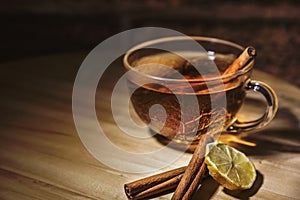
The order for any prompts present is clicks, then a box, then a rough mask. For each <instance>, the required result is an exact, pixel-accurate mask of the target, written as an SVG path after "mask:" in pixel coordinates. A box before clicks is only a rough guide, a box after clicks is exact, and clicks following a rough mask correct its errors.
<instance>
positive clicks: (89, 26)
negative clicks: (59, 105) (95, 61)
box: [0, 0, 300, 87]
mask: <svg viewBox="0 0 300 200" xmlns="http://www.w3.org/2000/svg"><path fill="white" fill-rule="evenodd" d="M0 13H1V14H0V22H1V25H2V26H1V33H0V34H1V38H0V42H1V45H0V48H1V49H0V53H1V57H0V63H4V62H9V61H13V60H19V59H24V58H28V57H34V56H43V55H48V54H55V53H62V52H78V51H86V52H89V51H90V50H92V49H93V48H94V47H95V46H96V45H97V44H99V43H100V42H102V41H103V40H104V39H106V38H108V37H110V36H113V35H114V34H116V33H119V32H121V31H123V30H127V29H131V28H136V27H143V26H158V27H164V28H170V29H174V30H177V31H180V32H183V33H185V34H189V35H203V36H213V37H218V38H223V39H227V40H231V41H234V42H236V43H239V44H241V45H243V46H246V45H253V46H254V47H255V48H256V49H257V51H258V56H257V62H256V66H255V68H256V69H260V70H262V71H265V72H268V73H270V74H273V75H275V76H277V77H281V78H282V79H284V80H287V81H288V82H290V83H292V84H294V85H297V86H298V87H299V86H300V79H299V75H300V60H299V51H300V45H299V44H300V35H299V25H300V23H299V22H300V21H299V20H300V1H297V0H286V1H283V0H274V1H273V0H272V1H271V0H266V1H259V0H254V1H251V0H249V1H237V0H236V1H233V0H231V1H221V0H217V1H199V0H187V1H183V0H166V1H159V0H144V1H142V0H132V1H129V0H123V1H122V0H73V1H71V0H26V1H24V0H2V1H1V7H0Z"/></svg>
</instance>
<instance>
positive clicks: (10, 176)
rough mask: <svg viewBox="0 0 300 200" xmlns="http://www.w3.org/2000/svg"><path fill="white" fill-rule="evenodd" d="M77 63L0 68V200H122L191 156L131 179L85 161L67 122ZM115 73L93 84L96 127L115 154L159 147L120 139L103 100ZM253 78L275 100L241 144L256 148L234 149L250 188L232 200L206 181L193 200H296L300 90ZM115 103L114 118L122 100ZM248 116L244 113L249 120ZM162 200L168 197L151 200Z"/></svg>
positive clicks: (117, 66)
mask: <svg viewBox="0 0 300 200" xmlns="http://www.w3.org/2000/svg"><path fill="white" fill-rule="evenodd" d="M84 56H85V54H84V53H77V54H75V53H73V54H60V55H53V56H46V57H40V58H33V59H27V60H22V61H18V62H10V63H5V64H2V65H1V66H0V70H1V73H0V88H1V104H0V110H1V115H0V149H1V153H0V198H1V199H126V196H125V194H124V191H123V184H124V183H126V182H129V181H133V180H136V179H139V178H143V177H145V176H148V175H150V174H155V173H158V172H161V171H165V170H168V169H172V168H175V167H179V166H182V165H186V164H187V163H188V161H189V159H190V157H191V154H188V153H185V154H183V155H182V157H180V159H179V160H177V161H176V162H174V163H172V164H170V165H169V166H166V167H165V168H163V169H159V170H156V171H152V172H150V173H142V174H133V173H126V172H122V171H117V170H114V169H112V168H110V167H108V166H106V165H104V164H102V163H100V162H99V161H97V160H96V159H95V158H93V157H92V156H91V154H90V153H89V152H88V151H87V150H86V149H85V147H84V146H83V144H82V142H81V140H80V138H79V136H78V134H77V132H76V129H75V125H74V122H73V117H72V87H73V83H74V80H75V76H76V72H77V70H78V68H79V66H80V64H81V62H82V60H83V59H84ZM122 73H123V71H122V66H121V62H120V60H118V61H116V62H114V63H113V64H112V66H111V67H110V68H109V70H108V71H107V72H106V76H104V77H103V79H102V80H101V83H103V85H102V86H100V88H101V90H100V91H101V92H99V94H97V96H96V100H97V101H96V102H97V105H96V110H97V111H98V112H101V116H102V117H99V120H100V122H101V125H102V126H103V127H104V128H105V130H106V131H107V134H108V137H109V138H110V139H111V140H112V141H113V142H114V143H115V144H116V145H117V146H119V147H120V148H123V149H126V150H130V151H133V152H140V151H141V149H143V151H152V150H154V149H157V148H162V147H163V145H162V144H161V143H159V142H158V141H157V140H155V139H154V138H148V139H147V140H145V141H141V142H137V141H136V139H132V138H131V139H130V137H128V136H124V135H122V134H121V132H120V130H118V128H117V127H116V126H115V124H114V123H113V118H112V116H111V114H110V110H109V109H110V102H109V101H108V100H109V98H108V97H109V94H110V93H111V89H112V88H113V85H112V82H113V80H117V79H118V77H120V76H121V75H122ZM112 74H114V75H113V76H112ZM254 78H256V79H258V80H263V81H265V82H267V83H269V84H270V85H272V87H273V88H274V89H275V90H276V92H277V94H278V96H279V100H280V108H279V111H278V114H277V116H276V118H275V119H274V120H273V121H272V122H271V124H270V125H269V126H268V127H267V128H265V129H264V130H262V131H258V132H257V133H254V134H251V135H247V136H245V138H243V139H244V140H246V141H248V142H252V143H255V144H256V146H255V147H250V146H245V145H235V146H237V147H238V148H239V149H241V150H243V151H244V152H245V153H246V154H247V155H249V156H250V158H251V159H252V160H253V162H254V163H255V165H256V168H257V170H258V179H257V181H256V183H255V187H254V188H253V189H252V190H250V191H244V192H242V193H236V192H235V193H234V192H230V191H227V190H224V189H223V188H222V187H221V186H219V185H218V184H217V183H216V182H214V181H213V180H212V179H206V180H205V181H204V183H203V187H202V188H201V189H200V190H199V191H198V192H197V194H196V195H195V198H194V199H198V197H201V198H202V199H236V198H248V197H251V198H253V199H299V197H300V191H299V189H298V187H299V185H300V157H299V154H300V137H299V134H300V131H299V130H300V125H299V120H300V101H299V99H300V90H299V89H298V88H297V87H294V86H292V85H290V84H287V83H285V82H283V81H281V80H280V79H278V78H275V77H272V76H269V75H267V74H265V73H262V72H258V71H255V73H254ZM119 103H120V104H118V105H119V106H120V113H122V109H124V107H122V105H123V104H124V102H122V98H120V102H119ZM246 110H247V108H246ZM252 110H253V109H249V108H248V111H249V115H251V114H252V113H253V111H252ZM86 120H87V123H89V119H88V118H87V119H86ZM132 131H134V130H132ZM133 144H134V145H133ZM174 151H175V150H174ZM111 159H114V160H115V161H116V162H120V164H122V165H131V164H134V163H130V159H129V158H128V159H127V158H123V159H120V158H118V157H116V158H111ZM149 162H154V163H155V162H159V161H157V160H154V159H153V158H145V160H144V161H142V162H141V163H142V164H140V163H139V164H138V167H140V168H147V167H148V165H150V163H149ZM169 198H170V194H169V195H165V196H162V197H159V198H157V199H169Z"/></svg>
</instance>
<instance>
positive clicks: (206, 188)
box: [192, 171, 264, 200]
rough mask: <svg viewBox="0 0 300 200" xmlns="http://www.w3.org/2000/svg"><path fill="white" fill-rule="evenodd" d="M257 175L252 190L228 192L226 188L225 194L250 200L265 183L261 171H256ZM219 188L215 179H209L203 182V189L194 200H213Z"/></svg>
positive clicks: (200, 189) (195, 195) (201, 188)
mask: <svg viewBox="0 0 300 200" xmlns="http://www.w3.org/2000/svg"><path fill="white" fill-rule="evenodd" d="M256 174H257V176H256V179H255V182H254V184H253V186H252V187H251V188H250V189H247V190H242V191H241V190H228V189H226V188H224V189H223V192H224V193H226V194H227V195H230V196H232V197H235V198H237V199H243V200H246V199H249V198H250V197H251V196H253V195H255V194H256V193H257V192H258V190H259V189H260V187H261V186H262V184H263V181H264V177H263V175H262V174H261V173H260V172H259V171H256ZM218 188H219V184H218V183H217V182H216V181H215V180H214V179H213V178H211V177H208V178H206V179H205V180H204V181H203V183H202V185H201V187H200V188H199V190H198V191H197V192H196V193H195V194H194V196H193V198H192V199H193V200H196V199H203V200H208V199H211V198H212V197H213V195H214V194H215V193H216V191H217V190H218Z"/></svg>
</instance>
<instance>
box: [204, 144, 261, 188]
mask: <svg viewBox="0 0 300 200" xmlns="http://www.w3.org/2000/svg"><path fill="white" fill-rule="evenodd" d="M205 163H206V164H207V168H208V170H209V174H210V175H211V176H212V177H213V178H214V179H215V180H216V181H217V182H219V183H220V184H221V185H222V186H224V187H225V188H227V189H230V190H238V189H249V188H250V187H251V186H252V185H253V183H254V181H255V179H256V170H255V167H254V165H253V164H252V162H251V161H250V160H249V159H248V158H247V156H246V155H245V154H244V153H242V152H240V151H238V150H237V149H235V148H233V147H230V146H228V145H226V144H224V143H217V142H213V143H210V144H208V145H207V146H206V155H205Z"/></svg>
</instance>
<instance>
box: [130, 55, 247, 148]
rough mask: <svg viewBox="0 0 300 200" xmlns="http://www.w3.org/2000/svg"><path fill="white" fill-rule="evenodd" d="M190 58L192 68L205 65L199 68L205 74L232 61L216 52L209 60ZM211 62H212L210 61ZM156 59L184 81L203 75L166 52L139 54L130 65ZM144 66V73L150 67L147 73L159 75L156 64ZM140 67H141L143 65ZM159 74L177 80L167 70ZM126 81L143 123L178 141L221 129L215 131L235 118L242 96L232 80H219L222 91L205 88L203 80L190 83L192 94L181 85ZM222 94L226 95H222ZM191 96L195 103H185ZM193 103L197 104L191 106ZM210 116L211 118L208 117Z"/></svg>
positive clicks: (231, 57) (239, 84)
mask: <svg viewBox="0 0 300 200" xmlns="http://www.w3.org/2000/svg"><path fill="white" fill-rule="evenodd" d="M187 54H188V55H191V57H193V54H192V53H190V52H187ZM170 59H172V61H170ZM193 59H194V60H195V63H196V65H197V66H196V67H203V68H207V69H205V70H203V69H202V71H204V72H206V73H207V74H208V75H209V76H213V75H214V74H213V73H214V70H212V69H210V68H215V67H214V66H217V68H218V71H219V73H222V72H223V71H225V70H226V67H227V66H229V65H230V63H231V62H232V61H233V60H234V57H233V56H232V55H222V54H216V55H215V56H214V57H213V60H212V58H211V57H208V56H205V57H203V58H193ZM197 59H198V60H197ZM212 61H213V62H214V64H215V65H214V64H212ZM157 62H158V63H162V64H164V65H172V66H171V67H172V68H174V69H176V70H177V71H179V72H180V74H182V76H181V78H185V79H187V80H191V79H199V80H200V79H201V77H202V76H203V75H202V74H200V73H199V72H198V71H197V69H195V67H193V66H190V65H191V64H190V63H188V62H186V61H182V58H181V57H178V56H176V55H175V56H174V54H172V53H167V52H162V53H159V54H155V55H149V56H147V57H142V58H141V59H140V60H137V61H136V62H134V63H132V65H133V66H140V65H139V64H145V63H146V64H147V63H157ZM146 67H147V69H146V70H145V72H147V73H148V72H149V70H150V73H156V74H155V75H159V73H160V72H156V71H155V67H156V66H154V65H153V67H152V66H151V64H150V66H149V65H148V66H146ZM140 69H141V70H143V67H141V68H140ZM158 71H162V70H158ZM200 71H201V70H200ZM161 73H164V72H161ZM161 76H162V77H166V78H174V79H178V77H177V76H174V77H172V74H170V73H164V74H162V75H161ZM128 84H129V88H131V89H132V92H133V94H132V96H131V102H132V105H133V107H134V109H135V111H136V113H137V114H138V116H139V117H140V118H141V119H142V120H143V121H144V122H145V123H147V124H149V127H150V128H151V129H152V130H153V131H155V132H157V133H159V134H160V135H162V136H164V137H165V138H166V139H168V140H172V141H179V142H184V141H186V142H192V141H195V140H198V139H199V137H200V136H201V134H203V133H206V132H207V130H208V128H209V130H213V131H216V132H218V131H221V130H219V129H220V127H221V129H223V130H224V129H226V128H227V126H228V125H229V124H231V122H232V121H233V120H235V116H236V114H237V112H238V111H239V109H240V107H241V104H242V102H243V99H244V97H245V91H244V90H243V85H242V84H241V82H240V81H236V80H226V81H225V82H221V84H224V87H222V88H223V89H224V90H225V91H224V90H222V91H218V90H217V89H216V90H214V87H215V88H218V86H210V87H213V88H212V90H208V86H207V85H206V84H205V81H202V82H201V81H200V82H199V83H196V84H195V83H193V84H191V86H192V88H193V90H194V91H193V93H191V92H186V91H185V88H184V87H181V85H180V84H178V86H176V89H175V90H174V89H173V91H172V90H170V89H169V88H167V87H165V86H163V85H160V84H157V83H151V84H145V85H137V84H136V83H135V81H134V80H129V81H128ZM136 88H137V89H136ZM224 95H225V96H226V98H224ZM195 97H196V100H197V104H198V105H195V104H193V105H189V102H192V100H193V99H195ZM224 99H225V100H226V104H224V103H223V102H221V101H224ZM212 101H214V105H218V102H220V106H217V107H215V106H214V108H212ZM182 102H183V103H184V105H185V107H184V109H183V108H181V106H182V104H180V103H182ZM157 105H160V106H157ZM224 105H225V106H224ZM195 106H197V107H196V108H195ZM183 110H184V113H183ZM195 110H199V112H197V114H195V112H194V111H195ZM212 115H213V116H214V119H212ZM214 128H216V130H214Z"/></svg>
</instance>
